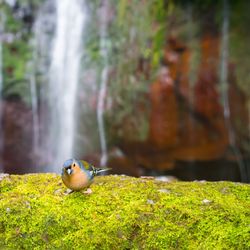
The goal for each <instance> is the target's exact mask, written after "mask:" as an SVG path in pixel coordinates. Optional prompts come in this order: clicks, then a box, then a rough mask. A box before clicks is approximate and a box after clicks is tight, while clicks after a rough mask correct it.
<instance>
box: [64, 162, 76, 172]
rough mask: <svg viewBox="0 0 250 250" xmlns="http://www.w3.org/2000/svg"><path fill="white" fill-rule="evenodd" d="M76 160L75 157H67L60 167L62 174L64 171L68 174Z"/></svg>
mask: <svg viewBox="0 0 250 250" xmlns="http://www.w3.org/2000/svg"><path fill="white" fill-rule="evenodd" d="M74 162H76V160H75V159H69V160H67V161H65V162H64V163H63V168H62V174H64V172H66V173H67V174H68V175H70V174H72V172H73V169H72V164H73V163H74Z"/></svg>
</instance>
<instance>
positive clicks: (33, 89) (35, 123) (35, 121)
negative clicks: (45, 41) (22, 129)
mask: <svg viewBox="0 0 250 250" xmlns="http://www.w3.org/2000/svg"><path fill="white" fill-rule="evenodd" d="M35 62H36V60H35V56H34V55H33V60H32V61H31V64H35ZM28 77H29V82H30V96H31V108H32V128H33V152H34V153H35V154H37V153H38V152H39V138H40V131H39V115H38V96H37V84H36V77H35V69H34V67H33V66H32V65H30V73H29V76H28Z"/></svg>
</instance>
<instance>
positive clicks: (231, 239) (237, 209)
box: [0, 174, 250, 249]
mask: <svg viewBox="0 0 250 250" xmlns="http://www.w3.org/2000/svg"><path fill="white" fill-rule="evenodd" d="M91 189H92V191H93V192H92V193H91V194H89V195H88V194H84V193H81V192H75V193H72V194H65V191H66V188H65V187H64V186H63V184H62V182H61V180H60V178H59V176H57V175H55V174H32V175H23V176H9V177H6V178H4V179H3V180H1V181H0V192H1V196H0V213H1V217H0V240H1V241H0V248H3V249H15V248H17V249H117V248H119V249H249V248H250V228H249V224H250V213H249V205H250V198H249V197H250V186H249V185H247V184H240V183H231V182H217V183H209V182H189V183H188V182H174V183H164V182H159V181H154V180H146V179H142V178H132V177H126V176H105V177H97V178H96V181H95V183H94V184H93V185H92V186H91Z"/></svg>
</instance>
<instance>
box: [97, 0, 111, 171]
mask: <svg viewBox="0 0 250 250" xmlns="http://www.w3.org/2000/svg"><path fill="white" fill-rule="evenodd" d="M107 12H108V0H104V1H103V6H102V8H101V11H100V54H101V57H102V61H103V64H102V65H103V68H102V71H101V81H100V88H99V94H98V102H97V123H98V130H99V137H100V145H101V160H100V165H101V166H105V165H106V163H107V160H108V154H107V142H106V135H105V127H104V101H105V96H106V92H107V83H108V68H109V65H108V48H107V43H106V41H107V28H108V27H107V26H108V16H107Z"/></svg>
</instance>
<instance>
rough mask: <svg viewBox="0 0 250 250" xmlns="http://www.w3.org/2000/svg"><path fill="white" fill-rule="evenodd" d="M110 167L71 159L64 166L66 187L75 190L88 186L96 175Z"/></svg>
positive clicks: (63, 175)
mask: <svg viewBox="0 0 250 250" xmlns="http://www.w3.org/2000/svg"><path fill="white" fill-rule="evenodd" d="M108 170H110V168H95V167H94V166H92V165H91V164H89V163H88V162H86V161H83V160H75V159H69V160H67V161H65V162H64V164H63V168H62V181H63V183H64V184H65V186H66V187H68V188H69V189H71V190H73V191H80V190H82V189H85V188H88V187H89V186H90V185H91V183H92V182H93V179H94V177H95V176H96V175H97V174H99V173H101V172H104V171H108Z"/></svg>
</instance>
